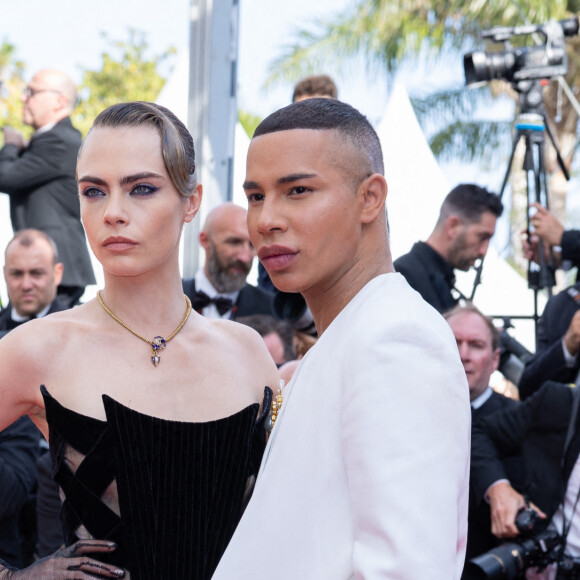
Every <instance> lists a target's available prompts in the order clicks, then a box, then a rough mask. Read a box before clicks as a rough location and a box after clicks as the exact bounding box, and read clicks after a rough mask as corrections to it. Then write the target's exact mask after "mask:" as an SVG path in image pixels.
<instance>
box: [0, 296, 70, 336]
mask: <svg viewBox="0 0 580 580" xmlns="http://www.w3.org/2000/svg"><path fill="white" fill-rule="evenodd" d="M67 308H68V306H65V305H64V304H63V303H62V302H60V301H59V300H58V299H55V300H54V301H53V302H52V304H51V305H50V308H49V310H48V312H47V313H46V315H47V316H48V315H49V314H52V313H53V312H60V311H61V310H66V309H67ZM11 313H12V305H11V304H10V303H8V306H6V308H3V309H2V310H0V338H2V337H3V336H4V335H5V334H7V333H8V332H10V331H11V330H14V328H16V327H17V326H20V324H24V322H21V323H14V322H13V320H12V318H11Z"/></svg>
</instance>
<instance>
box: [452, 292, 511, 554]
mask: <svg viewBox="0 0 580 580" xmlns="http://www.w3.org/2000/svg"><path fill="white" fill-rule="evenodd" d="M444 318H445V320H447V323H448V324H449V326H450V327H451V331H452V332H453V335H454V336H455V340H456V341H457V348H458V350H459V356H460V358H461V362H462V364H463V368H464V370H465V376H466V377H467V384H468V385H469V398H470V401H471V417H472V421H473V423H475V422H476V421H477V420H479V419H480V418H482V417H486V416H488V415H490V414H492V413H495V412H497V411H499V410H501V409H507V408H510V407H512V406H515V405H517V404H518V403H517V401H515V400H513V399H509V398H508V397H504V396H503V395H501V394H499V393H496V392H495V391H494V390H492V388H491V387H490V386H489V379H490V377H491V374H492V373H493V372H494V371H495V370H497V367H498V363H499V356H500V349H499V339H500V333H499V330H498V329H497V328H496V327H495V326H494V325H493V322H492V321H491V319H490V318H488V317H487V316H484V315H483V314H482V313H481V312H480V311H479V310H478V309H477V308H476V307H475V306H473V305H472V304H471V303H467V304H466V305H465V306H456V307H455V308H452V309H451V310H449V311H448V312H446V313H445V314H444ZM506 467H507V469H508V471H509V473H510V477H511V479H512V480H516V479H517V478H519V470H520V468H521V466H520V462H519V459H518V458H511V459H510V460H506ZM495 545H497V539H496V538H495V537H494V536H493V535H492V534H491V519H490V513H489V506H488V505H487V504H486V503H485V502H479V501H477V500H476V498H475V496H474V495H473V490H471V489H470V497H469V517H468V535H467V551H466V560H470V559H471V558H474V557H475V556H478V555H480V554H482V553H484V552H487V551H488V550H490V549H491V548H493V547H494V546H495Z"/></svg>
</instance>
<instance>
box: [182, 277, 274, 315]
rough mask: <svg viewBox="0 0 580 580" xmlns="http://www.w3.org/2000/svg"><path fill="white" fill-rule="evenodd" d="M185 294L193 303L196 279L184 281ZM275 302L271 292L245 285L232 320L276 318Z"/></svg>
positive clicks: (239, 295)
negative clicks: (255, 316)
mask: <svg viewBox="0 0 580 580" xmlns="http://www.w3.org/2000/svg"><path fill="white" fill-rule="evenodd" d="M183 292H184V293H185V294H186V295H187V296H188V298H189V299H190V300H191V301H192V302H193V297H194V295H195V278H190V279H188V280H183ZM273 302H274V295H273V294H272V293H271V292H268V291H267V290H263V289H262V288H257V287H256V286H252V285H250V284H245V285H244V286H243V287H242V289H241V290H240V293H239V294H238V299H237V300H236V304H235V308H234V312H233V314H232V320H236V318H240V317H242V316H249V315H251V314H269V315H270V316H274V309H273Z"/></svg>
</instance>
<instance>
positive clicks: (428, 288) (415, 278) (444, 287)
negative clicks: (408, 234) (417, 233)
mask: <svg viewBox="0 0 580 580" xmlns="http://www.w3.org/2000/svg"><path fill="white" fill-rule="evenodd" d="M394 266H395V270H396V271H397V272H400V273H401V274H402V275H403V276H404V277H405V279H406V280H407V282H408V283H409V285H410V286H411V287H412V288H414V289H415V290H417V292H419V294H421V296H422V297H423V300H425V301H426V302H428V303H429V304H431V306H433V307H434V308H435V309H437V310H438V311H439V312H445V311H446V310H449V309H450V308H453V307H454V306H455V305H456V304H457V299H456V298H454V297H453V294H451V289H452V288H453V285H454V284H455V275H454V273H453V267H452V266H451V264H449V262H447V261H446V260H445V259H444V258H443V257H442V256H440V255H439V254H438V253H437V252H436V251H435V250H434V249H433V248H431V246H429V245H428V244H426V243H425V242H417V243H416V244H414V245H413V247H412V248H411V251H410V252H409V253H408V254H405V255H404V256H401V257H400V258H397V260H395V263H394Z"/></svg>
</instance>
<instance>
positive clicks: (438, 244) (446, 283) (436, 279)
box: [394, 183, 503, 312]
mask: <svg viewBox="0 0 580 580" xmlns="http://www.w3.org/2000/svg"><path fill="white" fill-rule="evenodd" d="M502 212H503V205H502V203H501V201H500V199H499V197H498V196H497V195H495V194H493V193H491V192H489V191H488V190H487V189H484V188H483V187H479V186H478V185H475V184H472V183H463V184H460V185H458V186H456V187H454V188H453V189H452V190H451V191H450V192H449V193H448V194H447V197H446V198H445V199H444V201H443V203H442V205H441V210H440V213H439V218H438V220H437V223H436V224H435V228H434V229H433V231H432V232H431V235H430V236H429V237H428V238H427V240H426V241H425V242H417V243H415V244H414V245H413V247H412V248H411V251H410V252H409V253H407V254H405V255H403V256H401V257H399V258H398V259H397V260H395V264H394V266H395V270H396V271H397V272H400V273H401V274H403V276H404V277H405V278H406V280H407V282H408V283H409V284H410V285H411V286H412V287H413V288H414V289H415V290H416V291H417V292H419V294H421V296H422V297H423V299H424V300H425V301H427V302H428V303H429V304H431V306H433V307H434V308H435V309H437V310H438V311H439V312H445V311H446V310H449V309H450V308H453V306H455V305H456V304H457V302H458V301H459V298H460V294H459V292H458V291H457V290H456V288H455V273H454V270H455V269H458V270H464V271H467V270H469V268H471V267H472V266H473V265H474V264H475V262H476V261H477V260H480V259H482V258H483V257H484V256H485V254H486V252H487V248H488V246H489V242H490V240H491V238H492V236H493V234H494V233H495V225H496V221H497V218H499V217H500V216H501V214H502Z"/></svg>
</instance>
